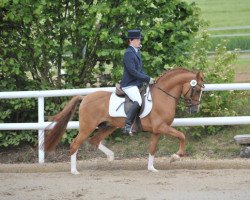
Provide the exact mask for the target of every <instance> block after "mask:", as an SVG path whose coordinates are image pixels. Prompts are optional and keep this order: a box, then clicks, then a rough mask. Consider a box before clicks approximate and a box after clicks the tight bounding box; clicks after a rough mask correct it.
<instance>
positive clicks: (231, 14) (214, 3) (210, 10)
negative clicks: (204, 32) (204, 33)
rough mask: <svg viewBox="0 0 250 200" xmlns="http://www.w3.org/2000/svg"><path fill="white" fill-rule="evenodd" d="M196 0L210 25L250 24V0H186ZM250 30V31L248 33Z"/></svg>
mask: <svg viewBox="0 0 250 200" xmlns="http://www.w3.org/2000/svg"><path fill="white" fill-rule="evenodd" d="M186 1H187V2H196V3H197V5H198V6H199V7H200V8H201V11H202V18H203V19H205V20H208V21H209V22H210V27H213V28H214V27H232V26H247V25H250V22H249V15H250V1H249V0H209V1H208V0H186ZM249 32H250V30H249V31H248V33H249Z"/></svg>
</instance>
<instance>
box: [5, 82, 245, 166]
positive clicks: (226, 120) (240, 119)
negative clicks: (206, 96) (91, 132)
mask: <svg viewBox="0 0 250 200" xmlns="http://www.w3.org/2000/svg"><path fill="white" fill-rule="evenodd" d="M114 90H115V88H113V87H109V88H86V89H68V90H48V91H19V92H0V99H13V98H38V122H37V123H0V130H38V138H39V145H41V144H42V143H43V141H44V130H45V128H46V127H48V125H50V124H51V123H50V122H44V98H45V97H59V96H75V95H87V94H90V93H93V92H95V91H110V92H113V91H114ZM225 90H250V83H230V84H206V85H205V88H204V90H203V91H225ZM236 124H250V116H237V117H203V118H176V119H174V122H173V124H172V125H173V126H203V125H236ZM51 127H52V126H50V128H51ZM78 127H79V122H78V121H71V122H69V124H68V126H67V129H78ZM38 157H39V163H44V151H43V150H39V152H38Z"/></svg>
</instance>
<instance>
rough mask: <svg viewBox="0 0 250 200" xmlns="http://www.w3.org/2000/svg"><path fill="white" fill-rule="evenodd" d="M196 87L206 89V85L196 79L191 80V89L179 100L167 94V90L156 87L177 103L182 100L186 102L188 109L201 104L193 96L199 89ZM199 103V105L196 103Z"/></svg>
mask: <svg viewBox="0 0 250 200" xmlns="http://www.w3.org/2000/svg"><path fill="white" fill-rule="evenodd" d="M196 85H198V86H200V88H205V85H204V84H199V83H198V82H197V81H196V80H195V79H193V80H191V81H190V87H189V89H188V90H187V92H185V94H184V95H183V97H182V96H180V97H179V98H177V97H175V96H173V95H172V94H170V93H168V92H166V91H165V90H163V89H161V88H160V87H158V86H157V87H156V88H157V89H159V90H160V91H162V92H164V93H165V94H166V95H168V96H170V97H172V98H174V99H175V100H176V101H179V100H180V99H183V100H184V101H185V102H186V106H187V107H188V108H191V107H194V106H197V105H199V104H200V99H199V100H194V99H193V96H194V94H195V93H196V91H197V89H196ZM190 90H191V94H190V96H189V97H187V95H188V93H189V92H190ZM195 102H197V103H195Z"/></svg>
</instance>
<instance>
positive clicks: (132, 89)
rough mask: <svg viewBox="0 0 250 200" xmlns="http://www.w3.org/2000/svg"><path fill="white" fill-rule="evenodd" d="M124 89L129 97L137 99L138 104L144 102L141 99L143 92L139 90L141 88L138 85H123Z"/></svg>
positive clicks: (133, 99)
mask: <svg viewBox="0 0 250 200" xmlns="http://www.w3.org/2000/svg"><path fill="white" fill-rule="evenodd" d="M122 90H123V91H124V92H125V93H126V95H128V97H129V98H130V99H131V100H132V101H133V102H135V101H137V102H138V104H139V105H140V106H141V104H142V99H141V94H140V92H139V88H138V87H137V86H128V87H123V88H122Z"/></svg>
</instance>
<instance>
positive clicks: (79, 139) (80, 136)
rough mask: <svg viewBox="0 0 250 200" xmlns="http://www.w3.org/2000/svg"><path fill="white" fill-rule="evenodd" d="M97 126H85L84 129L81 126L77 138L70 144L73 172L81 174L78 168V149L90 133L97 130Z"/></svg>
mask: <svg viewBox="0 0 250 200" xmlns="http://www.w3.org/2000/svg"><path fill="white" fill-rule="evenodd" d="M95 128H96V126H94V125H92V126H85V127H84V129H83V128H81V127H80V131H79V133H78V135H77V136H76V138H74V140H73V141H72V143H71V145H70V155H71V173H72V174H79V172H78V171H77V168H76V154H77V150H78V149H79V148H80V146H81V145H82V144H83V142H84V141H85V140H87V138H88V137H89V135H90V134H91V133H92V132H93V131H94V130H95Z"/></svg>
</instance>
